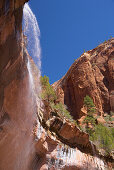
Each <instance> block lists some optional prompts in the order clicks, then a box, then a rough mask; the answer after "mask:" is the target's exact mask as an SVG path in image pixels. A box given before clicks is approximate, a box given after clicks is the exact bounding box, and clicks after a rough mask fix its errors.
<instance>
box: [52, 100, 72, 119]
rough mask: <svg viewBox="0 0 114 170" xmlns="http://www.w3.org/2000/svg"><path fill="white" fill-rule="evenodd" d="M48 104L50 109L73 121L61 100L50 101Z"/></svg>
mask: <svg viewBox="0 0 114 170" xmlns="http://www.w3.org/2000/svg"><path fill="white" fill-rule="evenodd" d="M50 106H51V108H52V111H56V112H57V113H58V114H59V115H60V116H63V117H65V118H66V119H68V120H70V121H73V118H72V116H71V115H70V113H69V112H68V110H67V108H66V106H65V105H64V104H62V103H61V102H60V103H57V104H54V103H51V104H50Z"/></svg>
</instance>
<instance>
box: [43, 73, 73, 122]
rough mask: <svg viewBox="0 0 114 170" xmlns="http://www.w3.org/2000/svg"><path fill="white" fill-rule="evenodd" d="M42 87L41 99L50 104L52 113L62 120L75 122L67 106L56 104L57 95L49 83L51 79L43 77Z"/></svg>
mask: <svg viewBox="0 0 114 170" xmlns="http://www.w3.org/2000/svg"><path fill="white" fill-rule="evenodd" d="M41 85H42V93H41V98H42V100H44V101H47V102H48V105H49V106H50V108H51V111H52V112H53V113H54V112H55V113H56V115H58V116H60V117H61V118H63V119H64V118H66V119H67V120H69V121H70V122H73V123H74V122H75V120H73V118H72V116H71V115H70V113H69V111H68V110H67V107H66V105H64V104H62V103H61V102H59V103H56V99H57V96H56V93H55V91H54V89H53V88H52V86H51V85H50V83H49V78H48V77H47V76H44V77H43V76H41ZM75 124H76V123H75Z"/></svg>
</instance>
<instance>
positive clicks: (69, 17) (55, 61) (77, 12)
mask: <svg viewBox="0 0 114 170" xmlns="http://www.w3.org/2000/svg"><path fill="white" fill-rule="evenodd" d="M29 5H30V7H31V9H32V11H33V12H34V14H35V15H36V18H37V21H38V23H39V27H40V31H41V48H42V75H47V76H49V79H50V83H53V82H55V81H57V80H59V79H60V78H61V77H62V76H63V75H64V74H65V73H66V72H67V71H68V69H69V67H70V66H71V64H72V63H73V62H74V59H76V58H78V57H79V56H80V55H81V54H82V53H83V51H84V50H90V49H93V48H95V47H96V46H97V45H99V44H100V43H102V42H103V41H105V40H108V39H109V38H110V36H113V37H114V0H31V1H30V2H29Z"/></svg>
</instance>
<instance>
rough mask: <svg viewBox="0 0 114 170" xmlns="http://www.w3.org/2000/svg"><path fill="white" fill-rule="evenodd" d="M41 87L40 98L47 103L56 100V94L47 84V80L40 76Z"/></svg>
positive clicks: (45, 77)
mask: <svg viewBox="0 0 114 170" xmlns="http://www.w3.org/2000/svg"><path fill="white" fill-rule="evenodd" d="M41 86H42V93H41V98H42V99H43V100H46V101H48V102H53V101H54V100H56V98H57V97H56V93H55V91H54V89H53V88H52V86H51V85H50V83H49V78H48V77H47V76H45V75H44V77H43V76H41Z"/></svg>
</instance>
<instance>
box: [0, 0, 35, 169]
mask: <svg viewBox="0 0 114 170" xmlns="http://www.w3.org/2000/svg"><path fill="white" fill-rule="evenodd" d="M26 1H27V0H15V1H14V0H1V1H0V169H1V170H7V169H8V170H20V169H21V170H29V169H31V166H32V165H31V164H32V163H31V162H32V160H33V157H34V145H33V135H32V130H33V123H34V118H35V116H34V114H35V112H36V111H35V106H34V105H35V104H34V103H35V102H34V97H33V92H32V90H31V88H32V87H31V82H30V78H29V72H28V68H27V62H28V61H27V54H26V52H22V39H21V35H22V14H23V5H24V3H25V2H26Z"/></svg>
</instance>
